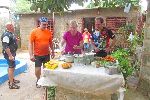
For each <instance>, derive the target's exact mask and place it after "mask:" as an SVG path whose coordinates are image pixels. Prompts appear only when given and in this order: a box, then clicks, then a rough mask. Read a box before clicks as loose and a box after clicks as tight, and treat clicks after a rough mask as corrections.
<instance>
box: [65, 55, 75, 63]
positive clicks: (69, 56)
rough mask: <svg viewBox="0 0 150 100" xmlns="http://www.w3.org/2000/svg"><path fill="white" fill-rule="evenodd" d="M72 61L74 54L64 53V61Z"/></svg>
mask: <svg viewBox="0 0 150 100" xmlns="http://www.w3.org/2000/svg"><path fill="white" fill-rule="evenodd" d="M73 61H74V56H73V55H71V54H66V55H65V62H69V63H72V62H73Z"/></svg>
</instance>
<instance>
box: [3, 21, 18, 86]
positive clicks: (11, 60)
mask: <svg viewBox="0 0 150 100" xmlns="http://www.w3.org/2000/svg"><path fill="white" fill-rule="evenodd" d="M5 27H6V31H5V32H4V33H3V34H2V36H1V41H2V47H3V49H2V53H3V55H4V58H5V59H6V60H7V64H8V66H9V68H8V78H9V82H8V85H9V88H10V89H19V88H20V86H18V85H17V83H20V81H19V80H15V79H14V70H15V66H16V64H15V56H16V51H17V48H18V45H17V40H16V37H15V35H14V34H13V33H14V26H13V24H11V23H7V24H6V26H5Z"/></svg>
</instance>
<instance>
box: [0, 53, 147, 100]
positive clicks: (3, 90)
mask: <svg viewBox="0 0 150 100" xmlns="http://www.w3.org/2000/svg"><path fill="white" fill-rule="evenodd" d="M1 56H2V55H0V57H1ZM17 58H20V59H24V60H26V61H27V64H28V70H27V71H26V72H24V73H22V74H20V75H18V76H16V79H19V80H20V81H21V83H19V85H20V87H21V88H20V89H18V90H10V89H9V88H8V85H7V83H8V81H7V82H5V83H4V84H2V85H0V100H44V97H45V89H44V88H36V87H35V82H36V77H35V75H34V63H33V62H31V61H30V60H29V54H28V51H20V52H18V53H17ZM59 100H61V98H59ZM124 100H148V98H147V97H144V96H142V95H141V93H139V92H138V91H133V90H127V91H126V93H125V99H124Z"/></svg>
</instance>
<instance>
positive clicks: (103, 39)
mask: <svg viewBox="0 0 150 100" xmlns="http://www.w3.org/2000/svg"><path fill="white" fill-rule="evenodd" d="M114 37H115V35H114V34H113V32H112V31H111V30H109V29H107V28H106V27H104V28H103V29H102V30H101V31H96V30H95V31H94V32H93V34H92V40H93V41H94V44H95V46H96V47H98V48H99V50H104V49H105V48H107V47H109V45H110V43H109V42H110V41H109V39H110V38H111V39H113V38H114Z"/></svg>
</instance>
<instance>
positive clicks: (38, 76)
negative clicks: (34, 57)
mask: <svg viewBox="0 0 150 100" xmlns="http://www.w3.org/2000/svg"><path fill="white" fill-rule="evenodd" d="M35 76H36V78H37V81H36V87H37V88H40V87H41V86H40V85H38V84H37V82H38V80H39V79H40V76H41V67H35Z"/></svg>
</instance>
